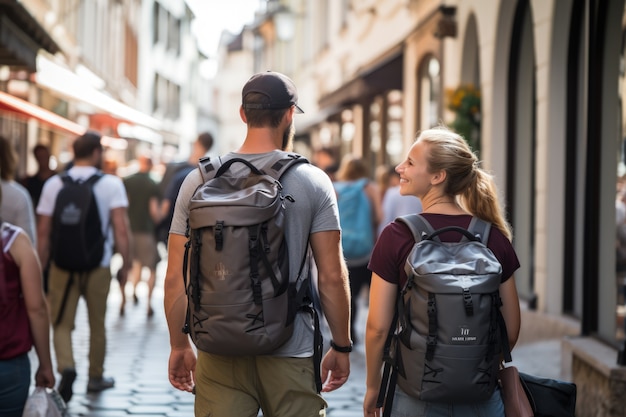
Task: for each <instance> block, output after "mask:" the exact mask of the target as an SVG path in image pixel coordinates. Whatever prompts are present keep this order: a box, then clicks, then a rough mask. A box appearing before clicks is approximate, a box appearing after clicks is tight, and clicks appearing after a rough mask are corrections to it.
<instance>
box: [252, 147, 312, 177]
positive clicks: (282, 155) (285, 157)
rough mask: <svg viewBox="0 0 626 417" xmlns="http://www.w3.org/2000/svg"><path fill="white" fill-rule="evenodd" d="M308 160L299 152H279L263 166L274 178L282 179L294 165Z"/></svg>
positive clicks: (266, 172)
mask: <svg viewBox="0 0 626 417" xmlns="http://www.w3.org/2000/svg"><path fill="white" fill-rule="evenodd" d="M308 162H309V161H308V160H307V159H306V158H305V157H303V156H302V155H299V154H297V153H293V152H279V153H277V154H276V155H275V156H274V157H273V158H272V159H271V160H270V161H269V162H268V163H267V164H266V165H265V166H264V167H263V171H264V173H265V174H267V175H271V176H272V177H273V178H274V179H276V180H280V178H281V177H282V176H283V175H284V174H285V173H286V172H287V171H288V170H289V169H290V168H291V167H292V166H294V165H296V164H300V163H308Z"/></svg>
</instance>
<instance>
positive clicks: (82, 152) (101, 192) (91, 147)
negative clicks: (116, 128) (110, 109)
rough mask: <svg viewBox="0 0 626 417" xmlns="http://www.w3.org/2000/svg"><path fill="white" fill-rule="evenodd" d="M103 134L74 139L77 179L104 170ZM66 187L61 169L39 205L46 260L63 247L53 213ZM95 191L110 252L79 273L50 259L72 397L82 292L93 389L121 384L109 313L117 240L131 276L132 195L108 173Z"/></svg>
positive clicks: (64, 382)
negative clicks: (111, 357) (109, 340)
mask: <svg viewBox="0 0 626 417" xmlns="http://www.w3.org/2000/svg"><path fill="white" fill-rule="evenodd" d="M100 139H101V136H100V134H98V133H97V132H91V131H90V132H87V133H85V134H84V135H82V136H79V137H77V138H76V139H75V140H74V143H73V150H74V163H73V165H72V167H71V168H70V169H69V170H68V171H67V175H69V177H70V178H71V179H72V180H74V181H78V182H85V181H87V180H88V179H90V178H92V177H93V176H94V174H97V173H99V172H101V171H100V168H101V167H102V159H103V151H104V150H103V146H102V144H101V143H100ZM63 187H64V181H63V179H62V178H61V176H60V174H59V175H55V176H53V177H51V178H50V179H48V181H46V183H45V184H44V187H43V190H42V192H41V198H40V200H39V205H38V206H37V214H38V215H39V218H38V228H37V232H38V236H39V257H40V259H41V261H42V263H44V264H45V263H46V262H47V261H48V259H49V257H50V256H51V255H54V254H55V251H57V250H58V248H57V247H52V246H51V238H52V236H51V232H52V231H53V227H57V226H56V225H55V224H53V215H55V214H56V213H55V203H56V200H57V196H58V195H59V193H60V191H61V190H62V188H63ZM93 194H94V196H95V200H96V204H97V208H98V214H99V220H100V224H101V228H102V230H101V232H102V234H103V235H104V239H105V242H104V254H103V256H102V259H101V261H100V263H99V264H98V266H96V267H95V268H94V269H91V270H88V271H85V272H83V271H81V272H79V273H77V274H76V273H74V271H70V270H66V269H63V268H61V267H60V266H58V265H57V264H56V262H55V259H54V257H52V258H51V259H52V260H51V263H50V272H49V275H50V276H49V301H50V311H51V315H52V327H53V342H54V351H55V354H56V362H57V369H58V371H59V372H60V373H61V382H60V383H59V386H58V391H59V393H60V394H61V397H63V399H64V400H65V401H66V402H67V401H69V400H70V399H71V397H72V394H73V388H72V385H73V383H74V380H75V379H76V365H75V360H74V352H73V349H72V331H73V330H74V326H75V323H74V322H75V317H76V308H77V306H78V302H79V299H80V297H81V296H82V297H84V299H85V302H86V305H87V314H88V317H89V330H90V338H89V379H88V383H87V392H99V391H102V390H105V389H108V388H111V387H113V386H114V384H115V381H114V380H113V378H110V377H105V376H104V375H103V373H104V359H105V354H106V332H105V318H106V307H107V297H108V294H109V288H110V285H111V269H110V267H111V266H110V261H111V256H112V253H113V243H114V242H115V248H116V250H117V252H119V253H120V254H121V256H122V259H123V264H122V267H121V269H120V271H119V274H120V278H121V281H123V280H125V279H126V277H127V276H128V271H129V269H130V266H131V258H130V231H129V226H128V223H129V220H128V214H127V207H128V199H127V197H126V189H125V188H124V184H123V183H122V180H121V179H120V178H119V177H116V176H114V175H109V174H103V175H102V176H101V177H100V179H99V180H98V181H97V182H96V183H95V184H94V185H93ZM57 217H58V214H57V215H55V218H57ZM95 239H97V238H95ZM68 243H71V242H68ZM53 250H54V251H53Z"/></svg>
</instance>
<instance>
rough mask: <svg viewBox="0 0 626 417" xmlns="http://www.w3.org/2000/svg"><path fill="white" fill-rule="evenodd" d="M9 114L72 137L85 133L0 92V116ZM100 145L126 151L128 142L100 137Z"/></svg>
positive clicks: (79, 127) (58, 117)
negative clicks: (37, 122) (34, 120)
mask: <svg viewBox="0 0 626 417" xmlns="http://www.w3.org/2000/svg"><path fill="white" fill-rule="evenodd" d="M4 112H10V113H11V114H15V115H17V116H18V117H22V118H24V119H31V118H32V119H36V120H39V121H40V122H42V123H44V124H45V125H48V126H50V127H52V128H54V129H59V130H61V131H63V132H65V133H69V134H71V135H73V136H80V135H82V134H83V133H85V132H86V131H87V129H86V128H84V127H83V126H81V125H79V124H78V123H74V122H72V121H71V120H68V119H66V118H65V117H62V116H59V115H58V114H56V113H53V112H51V111H50V110H46V109H44V108H43V107H39V106H37V105H35V104H32V103H29V102H28V101H25V100H22V99H21V98H18V97H15V96H12V95H11V94H7V93H5V92H3V91H0V116H2V113H4ZM102 144H103V145H104V146H108V147H110V148H114V149H126V147H127V146H128V142H127V141H126V140H125V139H122V138H114V137H111V136H102Z"/></svg>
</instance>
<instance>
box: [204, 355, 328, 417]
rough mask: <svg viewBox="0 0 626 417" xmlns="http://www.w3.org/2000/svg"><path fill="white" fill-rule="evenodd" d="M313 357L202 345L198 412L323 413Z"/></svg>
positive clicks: (250, 416) (302, 416)
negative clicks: (224, 352)
mask: <svg viewBox="0 0 626 417" xmlns="http://www.w3.org/2000/svg"><path fill="white" fill-rule="evenodd" d="M326 407H327V404H326V401H325V400H324V399H323V398H322V396H321V395H320V394H318V392H317V389H316V387H315V375H314V373H313V358H284V357H275V356H238V357H231V356H219V355H211V354H209V353H206V352H202V351H198V362H197V364H196V401H195V408H194V410H195V417H208V416H213V417H216V416H217V417H220V416H237V417H257V415H258V412H259V408H261V409H262V410H263V415H264V416H267V417H272V416H297V417H320V416H325V415H326Z"/></svg>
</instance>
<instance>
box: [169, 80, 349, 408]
mask: <svg viewBox="0 0 626 417" xmlns="http://www.w3.org/2000/svg"><path fill="white" fill-rule="evenodd" d="M297 103H298V94H297V91H296V87H295V85H294V83H293V81H292V80H291V79H289V78H288V77H287V76H285V75H283V74H280V73H277V72H272V71H267V72H263V73H259V74H256V75H254V76H252V77H251V78H250V79H249V80H248V82H247V83H246V84H245V85H244V87H243V91H242V105H241V107H240V110H239V113H240V116H241V119H242V120H243V122H244V123H246V125H247V133H246V137H245V140H244V142H243V144H242V145H241V147H240V148H239V149H237V150H236V151H234V152H232V153H231V154H229V155H233V156H236V157H239V158H245V159H247V160H248V161H250V162H251V163H252V164H254V165H255V166H262V165H264V163H265V162H266V161H268V160H270V159H271V156H272V154H273V153H274V152H277V151H279V150H285V151H291V149H292V146H293V143H292V141H293V136H294V133H295V129H294V123H293V119H294V114H295V113H302V109H300V107H298V104H297ZM233 167H234V166H233ZM233 167H231V169H232V168H233ZM240 169H241V173H242V175H247V171H246V168H245V167H243V166H242V167H241V168H240ZM201 183H202V179H201V175H200V173H199V171H198V170H194V171H192V172H191V173H190V174H189V175H188V176H187V177H186V179H185V181H184V182H183V185H182V187H181V189H180V192H179V195H178V198H177V200H176V206H175V209H174V218H173V220H172V226H171V228H170V235H169V247H168V267H167V273H166V277H165V284H164V287H165V288H164V289H165V300H164V303H165V314H166V317H167V321H168V326H169V330H170V345H171V353H170V359H169V380H170V382H171V384H172V385H173V386H174V387H176V388H178V389H180V390H184V391H190V392H192V391H193V392H195V394H196V398H195V416H196V417H200V416H220V417H221V416H256V415H257V414H258V411H259V409H261V410H262V411H263V415H265V416H294V417H295V416H298V417H300V416H304V417H306V416H310V417H318V416H323V415H325V408H326V402H325V401H324V399H323V398H322V396H321V395H320V393H319V392H318V390H317V387H316V381H315V374H316V372H315V370H314V364H313V363H314V361H313V360H312V357H313V351H314V342H313V323H312V319H311V316H310V315H308V314H306V313H303V314H299V315H298V316H297V317H296V320H295V328H294V333H293V336H292V337H291V339H290V340H288V341H287V342H286V343H285V344H284V345H282V346H281V347H280V348H278V350H277V351H276V352H274V353H273V354H272V355H265V356H253V357H250V356H246V357H237V356H218V355H212V354H208V353H206V352H202V351H201V350H198V352H197V358H196V354H195V353H194V349H193V347H192V346H191V342H190V340H189V338H188V336H187V335H186V334H184V333H182V332H181V327H182V324H183V322H184V318H185V314H186V308H187V298H186V295H185V289H184V281H183V277H182V271H183V256H184V249H185V243H186V242H187V238H186V237H185V231H186V221H187V217H188V213H189V207H188V204H189V201H190V199H191V196H192V195H193V193H194V191H195V190H196V188H197V187H198V186H199V185H201ZM281 184H282V185H283V188H284V190H285V193H286V194H289V195H291V196H292V197H293V199H294V203H293V204H289V205H288V206H287V211H286V215H285V221H286V225H285V235H286V237H287V245H288V247H289V255H290V256H289V262H290V264H289V268H290V270H292V271H293V270H296V271H297V270H298V269H299V267H300V265H299V264H300V260H301V259H302V258H303V256H304V254H305V251H306V250H307V242H309V243H310V246H311V249H312V251H313V257H314V259H315V261H316V265H317V269H318V287H319V295H320V301H321V305H322V310H323V313H324V315H325V317H326V319H327V321H328V325H329V328H330V332H331V337H332V340H331V346H332V348H331V349H329V351H328V353H327V354H326V355H325V356H324V358H323V359H322V363H321V379H322V382H323V386H322V392H329V391H333V390H335V389H337V388H339V387H340V386H342V385H343V384H344V383H345V382H346V381H347V379H348V375H349V374H350V361H349V352H350V351H351V347H352V342H351V341H350V291H349V285H348V274H347V269H346V266H345V262H344V261H343V256H342V251H341V238H340V232H339V230H340V227H339V215H338V211H337V201H336V197H335V193H334V191H333V186H332V183H331V182H330V179H329V178H328V176H327V175H326V174H325V173H324V172H323V171H322V170H320V169H319V168H317V167H315V166H313V165H311V164H297V165H295V166H294V167H293V168H292V169H291V170H289V171H288V172H287V173H286V174H285V175H284V176H283V177H282V179H281Z"/></svg>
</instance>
